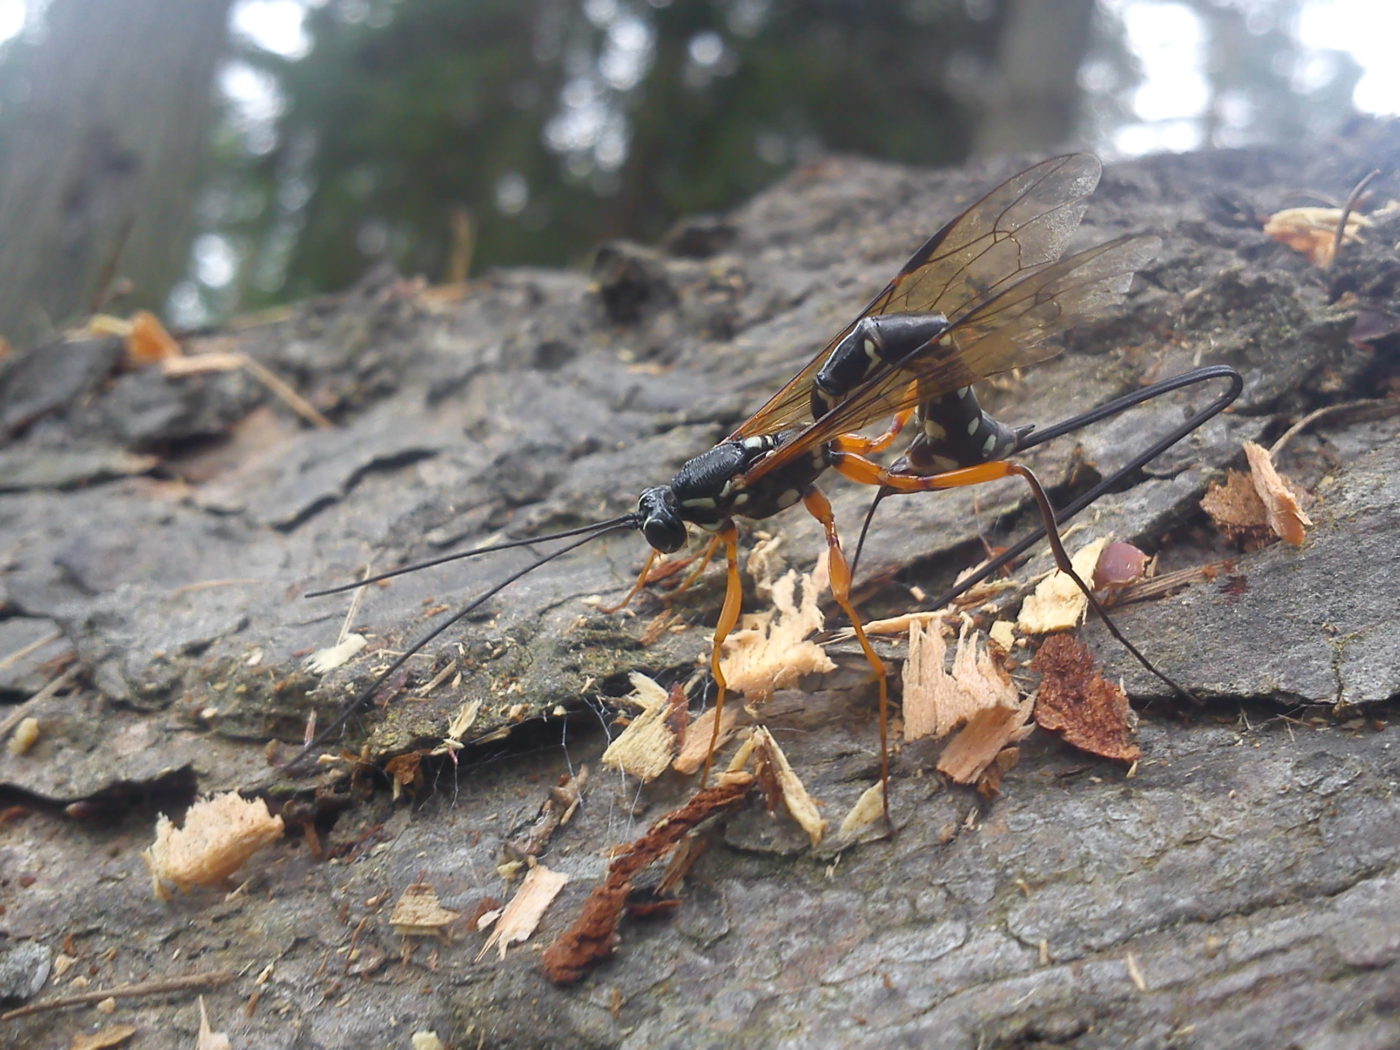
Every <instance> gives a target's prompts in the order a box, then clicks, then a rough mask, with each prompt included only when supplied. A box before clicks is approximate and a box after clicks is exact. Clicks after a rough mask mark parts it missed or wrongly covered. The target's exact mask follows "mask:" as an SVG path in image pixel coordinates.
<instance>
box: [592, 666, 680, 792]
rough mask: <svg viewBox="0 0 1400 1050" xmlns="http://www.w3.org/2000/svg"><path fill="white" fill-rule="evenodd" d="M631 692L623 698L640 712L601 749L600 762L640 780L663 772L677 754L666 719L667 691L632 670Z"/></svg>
mask: <svg viewBox="0 0 1400 1050" xmlns="http://www.w3.org/2000/svg"><path fill="white" fill-rule="evenodd" d="M630 677H631V681H632V692H631V694H630V695H628V696H627V697H625V698H624V701H625V702H627V703H632V704H635V705H637V706H638V707H640V708H641V709H642V712H641V714H639V715H637V716H636V717H635V718H633V719H632V721H631V723H630V724H629V725H628V726H627V728H626V729H624V730H623V731H622V733H621V734H620V735H619V736H618V738H617V739H616V740H614V741H613V742H612V743H611V744H609V745H608V749H607V750H606V751H604V752H603V765H604V766H606V767H607V768H609V769H618V770H621V771H622V772H624V773H628V774H630V775H632V776H634V777H637V778H639V779H641V780H643V781H649V780H655V779H656V778H657V777H659V776H660V775H661V774H662V773H664V772H666V770H667V768H669V767H670V765H671V759H672V757H673V756H674V755H675V753H676V749H677V744H678V741H677V739H676V731H675V730H674V729H673V728H672V727H671V725H670V723H669V721H668V720H667V717H666V716H667V715H668V714H669V713H670V703H669V694H668V693H667V692H666V690H665V689H663V688H662V687H661V686H660V685H658V684H657V683H656V682H654V681H652V680H651V679H650V678H648V677H647V676H646V675H644V674H638V673H636V672H633V673H632V675H631V676H630Z"/></svg>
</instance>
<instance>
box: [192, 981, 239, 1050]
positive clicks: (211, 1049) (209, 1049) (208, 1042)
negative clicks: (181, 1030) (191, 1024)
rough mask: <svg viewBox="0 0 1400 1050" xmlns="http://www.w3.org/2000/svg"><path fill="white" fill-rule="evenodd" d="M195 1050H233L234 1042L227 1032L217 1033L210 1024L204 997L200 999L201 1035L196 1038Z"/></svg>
mask: <svg viewBox="0 0 1400 1050" xmlns="http://www.w3.org/2000/svg"><path fill="white" fill-rule="evenodd" d="M194 1050H233V1041H232V1040H231V1039H229V1037H228V1034H227V1033H226V1032H216V1031H214V1029H213V1028H212V1027H211V1026H210V1024H209V1011H208V1010H206V1009H205V1007H204V996H202V995H201V996H200V997H199V1033H198V1034H197V1035H196V1036H195V1040H194Z"/></svg>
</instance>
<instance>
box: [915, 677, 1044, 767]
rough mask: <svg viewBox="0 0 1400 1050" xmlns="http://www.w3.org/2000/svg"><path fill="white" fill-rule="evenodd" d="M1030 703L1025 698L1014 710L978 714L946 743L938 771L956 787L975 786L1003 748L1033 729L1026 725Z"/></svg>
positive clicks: (979, 712) (989, 711)
mask: <svg viewBox="0 0 1400 1050" xmlns="http://www.w3.org/2000/svg"><path fill="white" fill-rule="evenodd" d="M1033 707H1034V702H1033V701H1032V700H1031V699H1030V698H1029V697H1028V698H1026V699H1025V700H1024V701H1022V702H1021V703H1020V704H1019V705H1017V706H1016V707H1015V708H1013V709H1011V710H1008V709H1006V708H1004V707H990V708H986V709H984V710H982V711H978V712H977V713H976V714H975V715H973V716H972V718H971V719H970V720H969V721H968V723H967V724H966V725H965V726H963V728H962V729H961V730H960V731H959V732H958V734H957V736H955V737H953V739H951V740H949V741H948V745H947V746H946V747H945V748H944V749H943V754H942V755H940V756H939V758H938V771H939V772H940V773H943V774H945V775H946V776H948V777H951V778H952V779H953V780H955V781H957V782H958V783H959V784H972V783H975V782H976V781H977V780H978V779H979V778H980V777H981V776H982V773H983V772H984V771H985V770H986V769H987V767H988V766H990V765H991V764H992V763H993V762H994V761H995V760H996V757H997V755H998V753H999V752H1000V751H1001V749H1002V748H1004V747H1005V746H1006V745H1007V744H1014V743H1016V742H1018V741H1020V740H1024V739H1025V738H1026V737H1027V736H1028V735H1029V734H1030V733H1031V731H1032V730H1033V729H1035V725H1034V723H1031V724H1027V723H1028V722H1029V719H1030V717H1031V709H1032V708H1033Z"/></svg>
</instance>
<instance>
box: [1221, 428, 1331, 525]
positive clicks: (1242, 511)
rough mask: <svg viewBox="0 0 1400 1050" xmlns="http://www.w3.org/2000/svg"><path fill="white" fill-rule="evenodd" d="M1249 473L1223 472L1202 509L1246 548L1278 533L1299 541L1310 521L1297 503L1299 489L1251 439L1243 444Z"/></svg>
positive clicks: (1298, 501)
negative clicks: (1221, 483)
mask: <svg viewBox="0 0 1400 1050" xmlns="http://www.w3.org/2000/svg"><path fill="white" fill-rule="evenodd" d="M1244 454H1245V458H1246V459H1247V460H1248V461H1249V468H1250V470H1249V473H1248V474H1245V473H1242V472H1241V471H1238V470H1232V471H1229V472H1228V473H1227V474H1226V478H1225V483H1224V484H1223V485H1212V486H1211V487H1210V489H1208V490H1207V492H1206V494H1205V496H1203V497H1202V498H1201V509H1202V510H1204V511H1205V512H1206V513H1207V514H1209V515H1210V518H1211V520H1212V521H1213V522H1215V525H1216V528H1218V529H1220V531H1221V532H1223V533H1225V534H1226V535H1227V536H1229V537H1230V538H1231V539H1232V540H1234V541H1235V542H1236V543H1238V544H1240V545H1241V546H1243V547H1245V548H1246V549H1253V548H1257V547H1260V546H1263V545H1264V544H1266V543H1268V542H1271V541H1272V538H1273V537H1274V536H1279V537H1281V538H1283V539H1284V540H1287V541H1288V542H1289V543H1291V544H1293V545H1294V546H1299V545H1301V544H1302V542H1303V539H1304V538H1305V535H1306V532H1305V530H1306V528H1307V527H1308V526H1310V525H1311V524H1312V519H1311V518H1309V517H1308V516H1307V514H1306V513H1305V512H1304V511H1303V509H1302V507H1301V505H1300V491H1299V489H1298V487H1297V486H1296V485H1295V484H1294V483H1293V482H1292V481H1291V480H1290V479H1288V478H1286V477H1284V476H1283V475H1281V474H1279V472H1278V471H1277V470H1276V469H1275V468H1274V465H1273V462H1272V460H1271V459H1270V458H1269V454H1268V452H1267V451H1265V450H1264V449H1263V448H1262V447H1261V446H1259V445H1256V444H1255V443H1254V442H1252V441H1246V442H1245V444H1244Z"/></svg>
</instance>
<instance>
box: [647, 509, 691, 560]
mask: <svg viewBox="0 0 1400 1050" xmlns="http://www.w3.org/2000/svg"><path fill="white" fill-rule="evenodd" d="M642 535H643V536H645V537H646V539H647V542H648V543H650V544H651V545H652V546H653V547H654V548H656V549H657V550H659V551H660V552H661V553H662V554H674V553H675V552H676V551H678V550H680V549H681V548H682V547H684V546H685V539H686V533H685V522H683V521H681V520H680V519H679V518H677V517H675V516H674V515H671V514H666V515H657V516H653V517H650V518H647V520H646V521H644V522H643V523H642Z"/></svg>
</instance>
